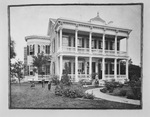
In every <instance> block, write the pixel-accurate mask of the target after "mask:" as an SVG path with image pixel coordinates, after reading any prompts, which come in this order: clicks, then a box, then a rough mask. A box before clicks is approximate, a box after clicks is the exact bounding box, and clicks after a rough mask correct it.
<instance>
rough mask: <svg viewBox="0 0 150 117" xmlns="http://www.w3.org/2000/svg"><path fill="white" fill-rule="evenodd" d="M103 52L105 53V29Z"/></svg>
mask: <svg viewBox="0 0 150 117" xmlns="http://www.w3.org/2000/svg"><path fill="white" fill-rule="evenodd" d="M103 54H105V30H104V33H103Z"/></svg>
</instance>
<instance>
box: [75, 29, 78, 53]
mask: <svg viewBox="0 0 150 117" xmlns="http://www.w3.org/2000/svg"><path fill="white" fill-rule="evenodd" d="M75 50H76V53H77V52H78V30H77V29H76V30H75Z"/></svg>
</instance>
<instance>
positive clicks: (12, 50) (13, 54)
mask: <svg viewBox="0 0 150 117" xmlns="http://www.w3.org/2000/svg"><path fill="white" fill-rule="evenodd" d="M14 47H15V41H14V40H11V42H10V59H12V58H15V57H16V53H15V50H14Z"/></svg>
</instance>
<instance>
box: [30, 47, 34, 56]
mask: <svg viewBox="0 0 150 117" xmlns="http://www.w3.org/2000/svg"><path fill="white" fill-rule="evenodd" d="M29 47H30V48H29V53H30V55H34V45H30V46H29Z"/></svg>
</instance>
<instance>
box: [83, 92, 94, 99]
mask: <svg viewBox="0 0 150 117" xmlns="http://www.w3.org/2000/svg"><path fill="white" fill-rule="evenodd" d="M84 98H85V99H94V95H93V94H89V93H85V95H84Z"/></svg>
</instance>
